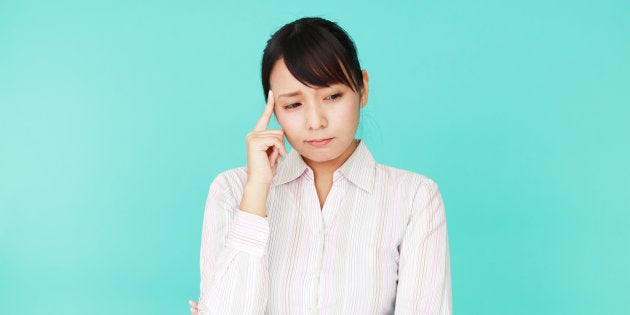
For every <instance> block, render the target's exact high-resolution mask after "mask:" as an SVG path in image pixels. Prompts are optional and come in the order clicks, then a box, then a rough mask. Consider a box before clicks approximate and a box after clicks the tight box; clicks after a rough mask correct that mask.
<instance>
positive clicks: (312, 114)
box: [306, 105, 328, 130]
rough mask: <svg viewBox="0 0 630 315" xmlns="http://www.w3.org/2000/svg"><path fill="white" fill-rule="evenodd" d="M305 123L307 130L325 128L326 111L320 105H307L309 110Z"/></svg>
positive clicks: (326, 123) (326, 122) (326, 121)
mask: <svg viewBox="0 0 630 315" xmlns="http://www.w3.org/2000/svg"><path fill="white" fill-rule="evenodd" d="M306 124H307V127H308V129H309V130H317V129H320V128H326V126H328V119H326V113H325V112H324V110H323V109H322V108H321V106H319V105H313V106H309V110H308V112H307V114H306Z"/></svg>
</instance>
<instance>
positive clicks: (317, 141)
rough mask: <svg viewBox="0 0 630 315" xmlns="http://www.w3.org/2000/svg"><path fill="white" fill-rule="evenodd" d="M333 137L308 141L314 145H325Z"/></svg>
mask: <svg viewBox="0 0 630 315" xmlns="http://www.w3.org/2000/svg"><path fill="white" fill-rule="evenodd" d="M332 139H333V138H324V139H313V140H307V141H306V143H308V144H310V145H312V146H314V147H323V146H325V145H327V144H328V143H329V142H330V141H331V140H332Z"/></svg>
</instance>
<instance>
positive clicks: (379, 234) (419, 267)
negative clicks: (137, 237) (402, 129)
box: [190, 18, 451, 314]
mask: <svg viewBox="0 0 630 315" xmlns="http://www.w3.org/2000/svg"><path fill="white" fill-rule="evenodd" d="M262 83H263V89H264V92H265V95H267V105H266V107H265V109H264V112H263V114H262V116H261V117H260V119H259V121H258V123H257V124H256V126H255V127H254V129H253V130H252V131H251V132H250V133H249V134H248V135H247V168H244V167H243V168H238V169H233V170H229V171H227V172H224V173H222V174H219V175H218V176H217V177H216V178H215V180H214V181H213V183H212V185H211V186H210V191H209V194H208V199H207V203H206V208H205V214H204V223H203V232H202V235H203V236H202V245H201V287H200V291H201V293H200V297H199V303H198V304H197V303H195V302H193V301H190V303H191V312H192V313H193V314H197V313H199V314H262V313H268V314H306V313H308V314H320V313H327V314H328V313H330V314H391V313H396V314H450V313H451V283H450V265H449V251H448V238H447V230H446V217H445V213H444V206H443V203H442V198H441V195H440V192H439V190H438V188H437V185H436V184H435V182H433V181H432V180H431V179H429V178H427V177H425V176H422V175H420V174H415V173H412V172H409V171H405V170H400V169H396V168H393V167H389V166H385V165H382V164H378V163H376V162H375V161H374V159H373V158H372V155H371V154H370V151H369V150H368V148H367V145H366V144H365V143H364V142H362V141H361V140H358V139H355V133H356V130H357V126H358V123H359V113H360V110H361V109H362V108H363V107H364V106H365V105H366V103H367V100H368V74H367V72H366V71H365V70H361V67H360V65H359V61H358V58H357V53H356V48H355V46H354V43H353V42H352V40H351V39H350V38H349V37H348V35H347V34H346V33H345V31H343V30H342V29H341V28H340V27H339V26H338V25H336V24H335V23H333V22H330V21H328V20H325V19H321V18H303V19H299V20H297V21H294V22H292V23H289V24H287V25H285V26H284V27H282V28H281V29H280V30H278V31H277V32H276V33H275V34H274V35H273V36H272V37H271V39H270V40H269V41H268V43H267V47H266V48H265V51H264V55H263V60H262ZM272 113H275V115H276V118H277V121H278V123H279V125H280V126H281V127H282V130H268V129H267V125H268V123H269V120H270V118H271V115H272ZM284 137H286V138H287V140H288V141H289V143H290V144H291V146H292V148H293V150H292V151H291V152H289V153H287V151H286V149H285V146H284ZM282 157H285V159H284V160H282Z"/></svg>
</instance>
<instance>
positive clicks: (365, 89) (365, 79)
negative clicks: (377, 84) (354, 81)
mask: <svg viewBox="0 0 630 315" xmlns="http://www.w3.org/2000/svg"><path fill="white" fill-rule="evenodd" d="M361 74H362V75H363V90H362V91H361V104H360V105H361V108H363V107H365V105H366V104H367V101H368V92H369V87H368V83H369V81H370V77H369V76H368V73H367V71H366V70H365V69H363V71H361Z"/></svg>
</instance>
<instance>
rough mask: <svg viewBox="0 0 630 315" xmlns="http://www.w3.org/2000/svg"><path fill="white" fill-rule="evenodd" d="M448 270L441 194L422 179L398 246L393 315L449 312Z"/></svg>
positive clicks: (432, 183)
mask: <svg viewBox="0 0 630 315" xmlns="http://www.w3.org/2000/svg"><path fill="white" fill-rule="evenodd" d="M451 299H452V298H451V273H450V258H449V249H448V235H447V230H446V214H445V212H444V203H443V201H442V196H441V194H440V191H439V189H438V186H437V184H436V183H435V182H433V181H431V180H430V179H426V178H425V179H424V180H423V182H422V183H421V184H420V187H419V189H418V191H417V192H416V196H415V197H414V201H413V209H412V214H411V219H410V221H409V225H408V226H407V230H406V232H405V236H404V239H403V241H402V243H401V245H400V259H399V262H398V288H397V292H396V306H395V313H396V314H452V305H451Z"/></svg>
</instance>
